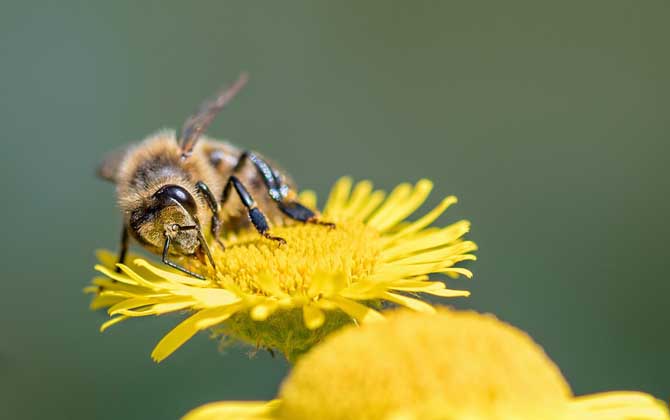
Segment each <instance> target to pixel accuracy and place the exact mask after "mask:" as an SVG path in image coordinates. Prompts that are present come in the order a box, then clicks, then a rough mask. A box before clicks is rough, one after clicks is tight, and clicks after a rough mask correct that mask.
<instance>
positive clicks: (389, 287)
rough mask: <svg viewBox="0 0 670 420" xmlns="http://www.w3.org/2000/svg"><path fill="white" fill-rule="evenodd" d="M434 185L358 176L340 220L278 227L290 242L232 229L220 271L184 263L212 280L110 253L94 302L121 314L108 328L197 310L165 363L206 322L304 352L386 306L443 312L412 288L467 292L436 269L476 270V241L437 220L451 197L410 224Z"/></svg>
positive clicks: (290, 352) (327, 212) (334, 216)
mask: <svg viewBox="0 0 670 420" xmlns="http://www.w3.org/2000/svg"><path fill="white" fill-rule="evenodd" d="M431 188H432V183H431V182H430V181H428V180H421V181H419V182H418V183H417V184H416V185H414V186H412V185H410V184H401V185H399V186H398V187H396V188H395V189H394V190H393V192H391V194H390V195H389V196H388V198H386V199H385V194H384V193H383V192H382V191H375V190H373V187H372V184H371V183H370V182H368V181H363V182H360V183H358V184H357V185H356V186H355V188H353V191H352V181H351V180H350V179H349V178H343V179H341V180H340V181H338V182H337V184H336V185H335V187H334V188H333V190H332V192H331V194H330V197H329V199H328V202H327V203H326V206H325V208H324V210H323V219H324V220H327V221H329V222H334V223H335V224H336V228H334V229H330V228H328V227H325V226H320V225H314V224H291V225H288V226H277V227H275V228H274V229H273V231H272V233H273V235H276V236H280V237H282V238H284V239H285V240H286V241H287V243H286V244H285V245H282V246H278V245H277V243H276V242H273V241H268V240H267V239H265V238H262V237H260V235H258V234H257V233H256V232H255V231H253V230H247V231H241V232H235V233H230V234H228V236H227V237H226V238H225V239H224V242H225V245H226V249H225V250H223V249H221V248H218V247H214V248H213V249H212V253H213V257H214V260H215V262H216V267H217V269H216V271H214V270H212V269H211V268H210V267H208V266H205V265H203V264H202V263H200V262H199V261H198V260H197V259H184V260H183V261H181V262H180V263H181V264H183V265H184V266H186V267H187V268H188V269H189V270H191V271H194V272H198V273H201V274H203V275H204V276H205V277H206V280H204V281H203V280H198V279H195V278H191V277H187V276H185V275H183V274H180V273H177V272H175V271H173V270H170V269H167V268H165V267H163V266H157V265H155V264H153V263H149V262H147V261H146V260H143V259H140V258H137V259H134V260H132V262H131V263H129V264H127V265H120V266H119V267H120V268H121V270H122V273H115V272H114V269H113V263H114V257H113V256H112V255H111V254H109V253H102V254H101V255H100V259H101V262H102V264H101V265H98V266H97V267H96V268H97V270H98V271H100V272H101V273H102V274H103V277H98V278H95V279H94V280H93V285H92V286H90V287H89V288H87V291H89V292H91V293H94V294H95V297H94V299H93V301H92V303H91V306H92V308H94V309H97V308H102V307H107V308H108V312H109V314H110V315H111V316H112V318H111V319H110V320H109V321H107V322H106V323H105V324H103V326H102V327H101V328H102V329H103V330H104V329H105V328H107V327H109V326H110V325H113V324H116V323H118V322H120V321H123V320H126V319H128V318H132V317H142V316H148V315H160V314H165V313H168V312H175V311H184V310H188V311H193V312H194V313H193V314H192V315H191V316H190V317H189V318H187V319H186V320H185V321H183V322H182V323H181V324H179V325H178V326H177V327H175V328H174V329H173V330H172V331H171V332H169V333H168V334H167V335H166V336H165V337H164V338H163V339H162V340H161V341H160V342H159V343H158V345H157V346H156V348H155V349H154V351H153V353H152V357H153V358H154V359H155V360H156V361H161V360H163V359H165V358H166V357H167V356H169V355H170V354H171V353H172V352H173V351H174V350H176V349H177V348H178V347H179V346H181V345H182V344H183V343H184V342H186V341H187V340H188V339H189V338H191V337H192V336H193V335H194V334H195V333H197V332H198V331H200V330H204V329H212V330H213V331H214V332H215V333H216V334H221V335H225V336H229V337H233V338H236V339H240V340H242V341H245V342H248V343H250V344H252V345H256V346H260V347H266V348H271V349H278V350H280V351H281V352H283V353H284V354H285V355H286V356H287V358H289V359H290V360H293V359H295V358H296V357H297V356H298V355H300V354H302V353H304V352H305V351H307V350H308V349H309V348H310V347H311V346H312V345H314V344H315V343H317V342H318V341H320V340H321V339H322V338H323V337H324V336H325V335H326V334H328V333H330V332H332V331H334V330H335V329H337V328H339V327H341V326H343V325H346V324H349V323H367V322H370V321H375V320H382V319H383V316H382V315H381V313H380V312H378V311H377V310H376V309H375V308H376V307H378V306H379V305H380V303H383V302H392V303H395V304H398V305H401V306H406V307H409V308H411V309H414V310H416V311H421V312H433V311H434V309H433V307H432V306H431V305H430V304H428V303H426V302H425V301H423V300H420V299H417V298H416V297H412V296H408V294H417V293H426V294H430V295H435V296H442V297H458V296H468V295H469V292H467V291H463V290H452V289H447V288H446V286H445V283H443V282H442V281H432V280H430V279H429V277H428V275H429V274H431V273H443V274H447V275H449V276H451V277H458V276H459V275H464V276H466V277H470V276H471V273H470V271H469V270H467V269H465V268H462V267H455V264H456V263H458V262H460V261H464V260H474V259H475V257H474V255H472V254H471V252H472V251H474V250H476V245H475V244H474V243H473V242H471V241H464V240H462V239H461V238H462V236H463V235H464V234H465V233H466V232H467V231H468V230H469V223H468V222H467V221H460V222H457V223H455V224H452V225H449V226H447V227H444V228H435V227H429V225H430V224H431V223H432V222H433V221H435V219H437V218H438V217H439V216H440V215H441V214H442V213H443V212H444V211H445V210H446V209H447V208H448V207H449V206H450V205H451V204H453V203H455V202H456V198H455V197H447V198H445V199H444V200H443V201H442V202H441V203H440V204H439V205H438V206H437V207H436V208H434V209H433V210H432V211H430V212H428V213H427V214H425V215H424V216H423V217H420V218H419V219H417V220H415V221H413V222H406V221H405V219H406V218H407V217H408V216H410V215H411V214H412V213H413V212H414V211H415V210H416V209H417V208H418V207H419V206H421V204H423V202H424V201H425V199H426V198H427V196H428V194H429V193H430V191H431ZM301 200H302V202H304V203H305V204H306V205H308V206H311V207H315V206H316V198H315V196H314V194H313V193H310V192H307V193H303V194H302V195H301Z"/></svg>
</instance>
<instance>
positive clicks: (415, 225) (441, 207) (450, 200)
mask: <svg viewBox="0 0 670 420" xmlns="http://www.w3.org/2000/svg"><path fill="white" fill-rule="evenodd" d="M457 202H458V199H457V198H456V197H454V196H453V195H450V196H449V197H447V198H445V199H444V200H442V202H441V203H440V204H438V205H437V207H435V208H434V209H433V210H431V211H429V212H428V213H426V214H425V215H424V216H422V217H421V218H420V219H418V220H416V221H414V222H412V223H410V224H409V225H407V226H405V227H404V228H402V229H401V230H399V231H398V232H397V233H395V234H394V235H393V236H391V240H394V241H395V240H397V239H399V238H402V237H404V236H407V235H410V234H412V233H416V232H418V231H420V230H421V229H423V228H425V227H427V226H428V225H430V224H431V223H433V222H434V221H435V220H436V219H437V218H438V217H440V215H442V213H444V212H445V211H446V210H447V208H449V206H451V205H452V204H455V203H457Z"/></svg>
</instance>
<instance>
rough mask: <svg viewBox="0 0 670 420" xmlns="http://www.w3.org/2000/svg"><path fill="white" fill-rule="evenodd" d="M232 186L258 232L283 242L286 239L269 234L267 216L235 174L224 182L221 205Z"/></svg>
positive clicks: (228, 195)
mask: <svg viewBox="0 0 670 420" xmlns="http://www.w3.org/2000/svg"><path fill="white" fill-rule="evenodd" d="M233 187H234V188H235V191H236V192H237V195H238V196H239V197H240V201H242V204H244V207H245V208H246V209H247V214H248V215H249V219H250V220H251V223H252V224H253V225H254V227H255V228H256V230H257V231H258V233H260V234H261V235H263V236H264V237H266V238H268V239H272V240H273V241H277V242H279V243H280V244H285V243H286V241H285V240H284V239H283V238H280V237H278V236H272V235H270V233H269V232H268V231H269V230H270V225H269V224H268V220H267V218H266V217H265V215H264V214H263V212H262V211H261V209H259V208H258V206H257V205H256V202H255V201H254V199H253V198H252V197H251V194H249V191H247V189H246V187H245V186H244V184H242V182H241V181H240V180H239V179H238V178H237V177H236V176H235V175H231V176H230V178H228V182H226V186H225V188H224V189H223V195H222V197H221V205H222V206H223V205H225V204H226V201H228V197H230V191H231V188H233Z"/></svg>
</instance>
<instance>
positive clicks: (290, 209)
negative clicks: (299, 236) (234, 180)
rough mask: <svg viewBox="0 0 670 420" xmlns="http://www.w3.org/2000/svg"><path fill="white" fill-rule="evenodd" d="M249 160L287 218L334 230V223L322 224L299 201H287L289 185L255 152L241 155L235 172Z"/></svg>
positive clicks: (314, 214) (234, 169)
mask: <svg viewBox="0 0 670 420" xmlns="http://www.w3.org/2000/svg"><path fill="white" fill-rule="evenodd" d="M247 160H250V161H251V162H252V163H253V164H254V167H255V168H256V171H257V172H258V174H259V175H260V176H261V178H262V179H263V182H264V183H265V186H266V187H267V189H268V195H269V196H270V198H272V200H274V201H275V203H277V207H279V210H281V212H282V213H284V214H285V215H286V216H288V217H289V218H291V219H293V220H297V221H299V222H304V223H314V224H318V225H323V226H328V227H330V228H334V227H335V224H334V223H328V222H322V221H320V220H319V219H318V216H317V215H316V213H314V212H313V211H312V210H310V209H308V208H307V207H305V206H304V205H302V204H300V203H299V202H298V201H295V200H290V199H287V197H286V196H287V192H288V191H289V187H288V185H286V184H284V183H283V182H282V181H281V177H280V176H279V174H278V173H277V171H275V170H274V169H273V168H272V167H271V166H270V165H269V164H268V163H267V162H266V161H264V160H263V159H262V158H261V157H259V156H258V155H256V154H255V153H253V152H250V151H245V152H243V153H242V154H241V155H240V158H239V160H238V161H237V164H236V165H235V168H233V172H238V171H239V170H240V169H242V167H243V166H244V164H245V163H246V161H247Z"/></svg>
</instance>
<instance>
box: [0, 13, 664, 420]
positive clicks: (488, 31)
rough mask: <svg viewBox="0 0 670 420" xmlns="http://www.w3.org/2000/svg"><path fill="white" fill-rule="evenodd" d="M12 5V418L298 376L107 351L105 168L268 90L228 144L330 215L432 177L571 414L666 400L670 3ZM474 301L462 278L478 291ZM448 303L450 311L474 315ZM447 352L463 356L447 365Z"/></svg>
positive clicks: (1, 273)
mask: <svg viewBox="0 0 670 420" xmlns="http://www.w3.org/2000/svg"><path fill="white" fill-rule="evenodd" d="M465 3H466V2H462V4H460V5H455V4H448V2H428V1H415V2H404V1H386V2H381V1H380V2H359V1H340V2H318V3H317V2H311V1H302V2H300V1H290V2H262V3H261V2H254V3H252V2H244V1H202V2H180V1H169V2H168V1H161V2H158V1H146V2H142V3H141V4H139V2H131V1H114V2H97V3H96V4H93V2H80V3H77V2H73V1H61V2H42V3H39V2H8V1H4V2H3V4H2V10H1V13H0V95H1V99H0V126H1V127H2V129H1V133H2V134H1V135H0V142H1V144H2V149H1V152H0V171H1V172H0V173H1V175H2V176H1V179H2V206H0V212H2V213H1V215H2V218H1V220H2V227H1V232H2V240H1V241H0V244H1V245H0V246H2V252H1V253H0V259H1V264H0V331H1V334H2V335H1V337H0V418H3V419H44V418H48V419H51V420H57V419H90V418H96V419H119V418H127V419H134V418H137V419H150V418H151V419H154V418H155V419H171V418H177V417H179V416H181V415H183V414H184V413H185V412H186V411H187V410H189V409H190V408H193V407H195V406H197V405H199V404H201V403H204V402H208V401H213V400H218V399H268V398H271V397H272V396H273V395H274V394H275V391H276V389H277V387H278V384H279V383H280V381H281V378H282V377H283V376H284V375H285V373H286V372H287V371H288V366H287V364H286V363H285V362H283V361H282V360H280V359H272V358H271V357H270V356H269V355H268V354H266V353H264V352H260V353H258V354H257V355H256V356H255V357H250V355H249V349H245V348H233V349H229V350H227V351H226V352H225V353H219V352H217V350H216V346H215V345H214V344H213V343H212V342H210V341H209V340H208V339H207V337H206V334H201V335H199V336H197V337H196V339H194V340H192V341H191V342H189V343H188V344H187V345H185V346H184V347H183V348H182V349H180V350H179V351H178V352H177V353H176V354H174V356H173V357H171V358H169V359H168V360H166V361H165V362H164V363H162V364H160V365H156V364H154V363H153V362H152V361H151V360H150V358H149V353H150V351H151V349H152V347H153V346H154V344H155V343H156V342H157V341H158V340H159V338H160V337H161V336H162V335H163V334H164V333H165V332H167V331H168V330H169V329H170V328H171V327H172V326H174V325H175V324H176V323H177V322H178V319H179V318H180V317H179V316H173V317H164V318H162V319H144V320H140V321H135V322H128V323H125V324H123V325H120V326H118V327H115V328H112V329H111V330H109V331H108V332H106V333H104V334H100V333H99V332H98V326H99V324H100V323H101V322H102V321H103V320H104V319H105V316H104V314H102V313H92V312H89V311H88V309H87V305H88V297H86V296H84V295H83V294H82V293H81V289H82V287H83V286H84V285H85V284H86V283H87V281H88V280H89V279H90V278H91V276H92V275H93V270H92V266H93V264H94V262H95V259H94V254H93V252H94V250H95V249H97V248H103V247H106V248H115V247H116V246H117V238H118V236H119V221H120V216H119V214H118V211H117V209H116V208H115V202H114V193H113V187H112V186H111V185H109V184H106V183H104V182H102V181H100V180H98V179H96V178H95V177H94V168H95V166H96V164H97V163H98V161H99V160H100V159H101V158H102V156H103V155H104V153H105V152H106V151H109V150H112V149H115V148H117V147H118V146H120V145H122V144H125V143H127V142H130V141H135V140H138V139H141V138H142V137H143V136H145V135H147V134H149V133H151V132H153V131H154V130H156V129H158V128H160V127H178V126H180V125H181V123H182V121H183V120H184V118H185V117H186V116H187V115H188V114H190V113H191V112H192V111H194V110H195V108H196V106H197V105H198V104H199V103H200V101H201V100H202V99H204V98H205V97H208V96H210V95H211V94H212V93H213V92H214V91H215V90H216V89H218V88H219V87H221V86H222V85H224V84H225V83H227V82H229V81H232V80H233V79H234V78H235V77H236V76H237V75H238V74H239V72H240V71H248V72H249V73H250V75H251V82H250V84H249V85H248V87H247V88H246V89H245V90H244V92H243V93H242V94H241V95H240V96H239V98H238V99H236V100H235V102H234V104H233V105H232V106H230V107H229V108H228V109H226V110H225V111H224V112H223V114H222V115H221V116H220V117H219V118H218V119H217V121H216V122H215V124H214V125H213V127H212V128H211V130H210V134H211V135H214V136H217V137H220V138H226V139H229V140H231V141H234V142H236V143H239V144H241V145H244V146H245V147H248V148H253V149H256V150H259V151H261V152H263V153H265V154H267V155H268V156H271V157H273V158H275V159H276V160H278V161H279V162H281V163H282V164H283V166H285V167H287V168H290V172H291V173H292V174H293V175H294V176H295V178H296V179H298V180H299V181H300V184H301V185H302V186H303V187H308V188H313V189H316V190H317V191H318V192H319V193H321V194H325V193H326V192H327V189H328V188H329V186H330V185H331V183H332V182H333V181H334V180H335V179H336V178H338V177H339V176H340V175H343V174H350V175H353V176H355V177H357V178H370V179H372V180H374V181H375V182H376V184H377V185H379V186H382V187H385V188H390V187H392V186H393V185H395V184H396V183H399V182H402V181H405V180H412V181H414V180H417V179H418V178H420V177H429V178H431V179H433V180H434V181H435V183H436V189H435V192H436V194H435V195H434V196H433V197H432V198H431V202H430V203H429V204H435V203H437V202H438V200H439V199H440V198H441V197H442V196H444V195H447V194H456V195H457V196H458V197H459V198H460V203H459V205H458V206H456V207H454V208H453V209H452V210H450V211H449V213H448V215H447V216H446V217H444V218H443V219H441V222H442V223H447V222H449V221H455V220H458V219H460V218H468V219H470V220H472V222H473V231H472V234H471V238H473V239H474V240H476V241H477V242H478V243H479V244H480V247H481V250H480V251H479V253H478V254H479V261H477V262H476V263H474V264H472V265H471V268H472V269H473V270H474V271H475V275H476V277H475V279H474V280H472V281H468V282H467V283H466V284H462V283H458V284H453V283H452V284H453V285H454V286H465V287H467V288H469V289H471V290H472V291H473V296H472V298H470V299H467V300H461V301H458V302H457V306H459V307H463V308H476V309H478V310H481V311H490V312H493V313H495V314H497V315H498V316H500V317H501V318H503V319H505V320H507V321H510V322H512V323H513V324H515V325H518V326H520V327H522V328H523V329H525V330H527V331H529V332H530V333H531V334H532V335H533V336H534V337H535V338H536V340H538V341H539V342H540V343H541V344H542V345H543V346H544V347H545V348H546V350H547V352H548V353H549V354H550V356H551V357H552V358H553V359H554V360H556V361H557V362H558V364H559V365H560V367H561V369H562V370H563V372H564V374H565V375H566V376H567V378H568V379H569V381H570V383H571V384H572V385H573V387H574V390H575V392H576V393H587V392H595V391H602V390H609V389H641V390H644V391H647V392H651V393H653V394H655V395H656V396H658V397H662V398H666V399H667V398H668V396H670V358H669V357H668V355H669V354H670V335H669V334H668V324H669V321H670V315H669V313H668V304H667V302H668V296H669V295H670V282H669V280H670V279H669V278H668V270H667V269H668V261H669V258H668V257H669V256H670V255H669V254H670V253H669V251H668V249H669V247H668V238H669V237H670V222H668V216H669V215H670V197H669V195H668V192H669V188H668V183H669V181H670V170H669V169H668V164H669V159H668V158H669V154H668V140H669V139H668V135H669V133H670V118H668V117H669V115H668V111H669V110H670V54H668V40H670V25H668V22H669V21H670V3H668V2H667V1H661V0H659V1H644V2H629V1H613V0H603V1H591V2H574V3H572V4H569V3H567V2H560V3H559V2H555V3H554V4H548V3H547V2H541V3H542V4H540V2H526V3H515V2H481V3H480V2H467V4H465ZM463 282H465V281H463ZM453 302H454V301H450V302H449V303H453ZM437 351H442V350H437Z"/></svg>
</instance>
